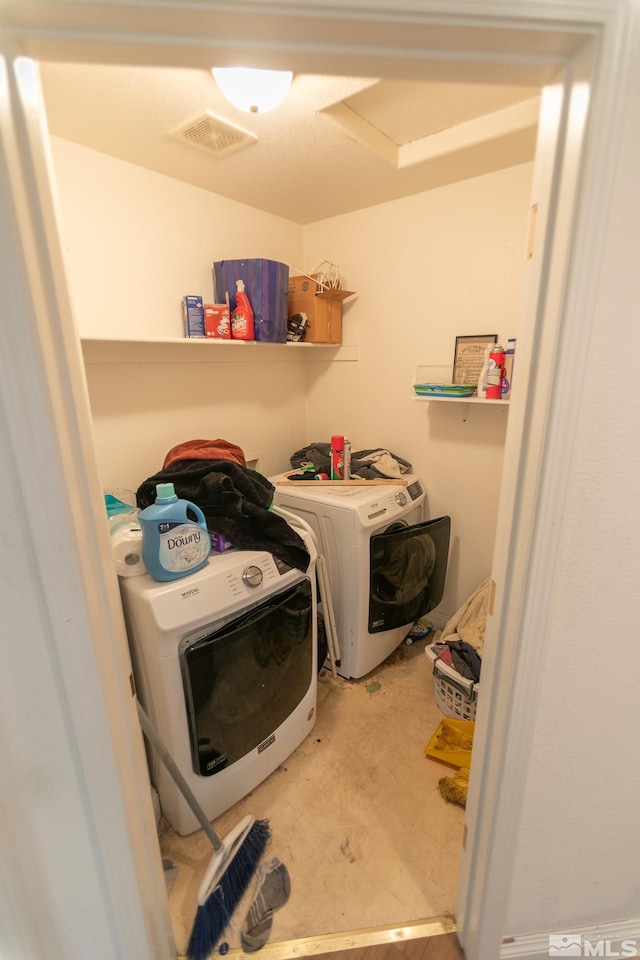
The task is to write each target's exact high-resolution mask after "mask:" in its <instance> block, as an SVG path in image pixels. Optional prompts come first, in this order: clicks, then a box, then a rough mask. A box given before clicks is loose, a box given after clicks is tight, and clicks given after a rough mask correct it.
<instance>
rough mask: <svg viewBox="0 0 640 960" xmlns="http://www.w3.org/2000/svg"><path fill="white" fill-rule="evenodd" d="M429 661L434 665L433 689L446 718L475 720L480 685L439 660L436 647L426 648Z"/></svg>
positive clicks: (433, 645) (432, 645)
mask: <svg viewBox="0 0 640 960" xmlns="http://www.w3.org/2000/svg"><path fill="white" fill-rule="evenodd" d="M424 652H425V654H426V656H427V659H428V660H430V661H431V663H432V664H433V687H434V693H435V697H436V702H437V704H438V706H439V707H440V709H441V710H442V712H443V713H444V715H445V717H455V718H457V719H458V720H475V718H476V702H477V699H478V693H479V690H480V684H479V683H474V681H473V680H467V679H466V678H465V677H463V676H461V675H460V674H459V673H458V671H457V670H454V669H453V667H450V666H449V665H448V664H447V663H443V662H442V660H438V651H437V650H436V645H435V644H434V643H432V644H431V645H430V646H428V647H425V651H424Z"/></svg>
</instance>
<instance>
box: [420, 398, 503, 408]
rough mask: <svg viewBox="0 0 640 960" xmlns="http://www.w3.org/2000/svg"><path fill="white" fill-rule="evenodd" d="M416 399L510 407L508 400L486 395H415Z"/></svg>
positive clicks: (428, 401) (430, 401) (422, 401)
mask: <svg viewBox="0 0 640 960" xmlns="http://www.w3.org/2000/svg"><path fill="white" fill-rule="evenodd" d="M413 399H414V400H420V402H421V403H424V402H425V401H426V402H427V403H472V404H473V405H474V406H476V405H478V404H482V405H486V406H489V407H508V406H509V401H508V400H487V399H486V397H417V396H414V397H413Z"/></svg>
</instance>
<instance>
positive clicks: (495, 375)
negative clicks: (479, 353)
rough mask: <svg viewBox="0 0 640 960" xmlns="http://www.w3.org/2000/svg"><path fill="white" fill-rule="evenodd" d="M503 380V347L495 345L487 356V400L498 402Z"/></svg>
mask: <svg viewBox="0 0 640 960" xmlns="http://www.w3.org/2000/svg"><path fill="white" fill-rule="evenodd" d="M503 380H504V347H502V346H500V344H496V345H495V347H492V348H491V352H490V354H489V369H488V370H487V400H500V397H501V395H502V381H503Z"/></svg>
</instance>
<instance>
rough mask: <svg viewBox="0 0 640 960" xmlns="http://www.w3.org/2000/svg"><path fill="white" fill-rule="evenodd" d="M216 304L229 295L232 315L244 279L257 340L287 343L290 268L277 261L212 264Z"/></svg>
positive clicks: (217, 262) (223, 261)
mask: <svg viewBox="0 0 640 960" xmlns="http://www.w3.org/2000/svg"><path fill="white" fill-rule="evenodd" d="M213 276H214V288H215V298H216V303H224V302H225V296H226V294H227V292H228V293H229V303H230V306H231V313H232V314H233V309H234V307H235V305H236V280H242V281H243V283H244V287H245V292H246V294H247V296H248V297H249V303H250V304H251V307H252V309H253V315H254V329H255V338H256V340H261V341H263V342H265V341H266V342H268V343H286V342H287V313H288V310H287V300H288V296H289V267H288V266H287V265H286V264H285V263H278V261H277V260H217V261H216V262H215V263H214V264H213Z"/></svg>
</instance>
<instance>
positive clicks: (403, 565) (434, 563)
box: [270, 474, 450, 679]
mask: <svg viewBox="0 0 640 960" xmlns="http://www.w3.org/2000/svg"><path fill="white" fill-rule="evenodd" d="M270 479H271V482H272V483H273V484H274V485H275V494H274V503H275V504H276V505H277V506H280V507H283V508H284V509H285V510H287V511H290V512H291V513H294V514H296V515H297V516H299V517H301V518H302V519H303V520H305V521H306V522H307V523H308V524H309V525H310V526H311V529H312V530H313V531H314V533H315V535H316V537H317V540H318V545H319V550H320V551H321V552H322V554H323V556H324V558H325V561H326V566H327V570H328V574H329V584H330V590H331V596H332V600H333V607H334V613H335V620H336V626H337V634H338V640H339V645H340V666H339V667H338V668H337V669H338V673H340V674H341V676H343V677H345V678H352V679H357V678H359V677H362V676H364V675H365V674H367V673H369V672H370V671H371V670H373V669H375V667H377V666H378V665H379V664H380V663H382V661H383V660H385V659H386V657H388V656H389V654H390V653H392V651H393V650H395V649H396V647H397V646H398V645H399V644H400V643H401V642H402V640H403V639H404V638H405V637H406V635H407V633H408V632H409V629H410V628H411V626H412V624H413V623H414V621H415V620H416V619H418V618H419V617H421V616H423V615H424V614H425V613H426V612H428V610H431V609H433V607H435V606H436V605H437V604H438V603H439V602H440V600H441V598H442V589H443V587H444V578H445V574H446V564H447V557H448V550H449V528H450V520H449V517H441V518H438V520H434V521H428V522H425V521H424V516H423V513H424V500H425V489H424V485H423V483H422V480H421V479H420V478H419V477H417V476H415V475H414V474H405V476H404V477H403V480H404V481H405V482H404V483H402V484H374V483H371V484H370V485H369V484H367V485H354V486H349V485H346V484H345V485H342V484H340V485H338V484H336V485H335V486H333V485H329V484H319V483H318V484H317V486H316V484H315V483H314V482H307V483H300V482H299V481H298V482H296V481H291V482H289V483H286V484H283V483H282V481H284V480H286V474H279V475H278V476H274V477H271V478H270Z"/></svg>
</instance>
